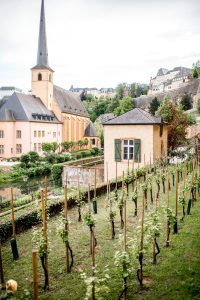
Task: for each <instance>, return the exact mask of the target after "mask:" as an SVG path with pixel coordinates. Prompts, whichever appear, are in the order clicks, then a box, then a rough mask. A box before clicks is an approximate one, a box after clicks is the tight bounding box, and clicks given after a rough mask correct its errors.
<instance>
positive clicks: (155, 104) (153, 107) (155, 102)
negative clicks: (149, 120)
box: [148, 97, 160, 116]
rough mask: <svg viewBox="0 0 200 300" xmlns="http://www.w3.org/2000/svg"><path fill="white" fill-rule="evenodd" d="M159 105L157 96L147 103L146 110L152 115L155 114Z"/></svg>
mask: <svg viewBox="0 0 200 300" xmlns="http://www.w3.org/2000/svg"><path fill="white" fill-rule="evenodd" d="M159 106H160V102H159V101H158V98H157V97H155V98H153V100H152V101H151V103H150V104H149V107H148V110H149V112H150V113H151V114H152V115H153V116H155V113H156V111H157V110H158V108H159Z"/></svg>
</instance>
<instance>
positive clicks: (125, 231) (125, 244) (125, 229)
mask: <svg viewBox="0 0 200 300" xmlns="http://www.w3.org/2000/svg"><path fill="white" fill-rule="evenodd" d="M122 192H123V191H122ZM126 223H127V222H126V197H124V252H126V251H127V228H126V225H127V224H126ZM126 299H127V277H124V300H126Z"/></svg>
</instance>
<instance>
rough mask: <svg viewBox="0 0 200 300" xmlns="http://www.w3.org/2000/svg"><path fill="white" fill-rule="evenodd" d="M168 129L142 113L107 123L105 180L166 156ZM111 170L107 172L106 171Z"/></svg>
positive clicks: (135, 113) (105, 125) (159, 121)
mask: <svg viewBox="0 0 200 300" xmlns="http://www.w3.org/2000/svg"><path fill="white" fill-rule="evenodd" d="M167 131H168V130H167V125H166V124H164V123H163V122H162V120H161V119H160V118H155V117H153V116H151V115H150V114H149V113H147V112H145V111H143V110H141V109H138V108H136V109H133V110H132V111H130V112H128V113H125V114H124V115H122V116H119V117H116V118H113V119H112V120H110V121H108V122H106V123H104V163H105V165H104V167H105V171H104V176H105V179H106V178H107V172H108V179H109V180H112V179H114V178H115V176H116V164H117V174H118V176H121V175H122V172H123V171H124V172H127V171H128V165H129V168H130V169H131V168H133V167H134V168H135V169H136V168H138V167H139V168H141V167H144V165H146V164H150V163H153V162H154V161H156V160H157V159H160V158H161V157H163V156H165V155H167V141H168V138H167V137H168V133H167ZM107 169H108V170H107Z"/></svg>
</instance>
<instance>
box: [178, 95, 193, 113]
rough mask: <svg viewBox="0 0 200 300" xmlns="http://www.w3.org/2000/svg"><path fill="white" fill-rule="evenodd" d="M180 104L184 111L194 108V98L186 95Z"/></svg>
mask: <svg viewBox="0 0 200 300" xmlns="http://www.w3.org/2000/svg"><path fill="white" fill-rule="evenodd" d="M180 104H181V105H182V108H183V110H188V109H191V108H192V97H191V96H190V95H188V94H185V95H184V96H183V97H182V99H181V101H180Z"/></svg>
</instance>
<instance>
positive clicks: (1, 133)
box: [0, 130, 4, 139]
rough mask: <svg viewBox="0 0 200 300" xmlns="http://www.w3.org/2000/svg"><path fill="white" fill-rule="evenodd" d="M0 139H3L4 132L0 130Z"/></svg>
mask: <svg viewBox="0 0 200 300" xmlns="http://www.w3.org/2000/svg"><path fill="white" fill-rule="evenodd" d="M0 139H4V130H0Z"/></svg>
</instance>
